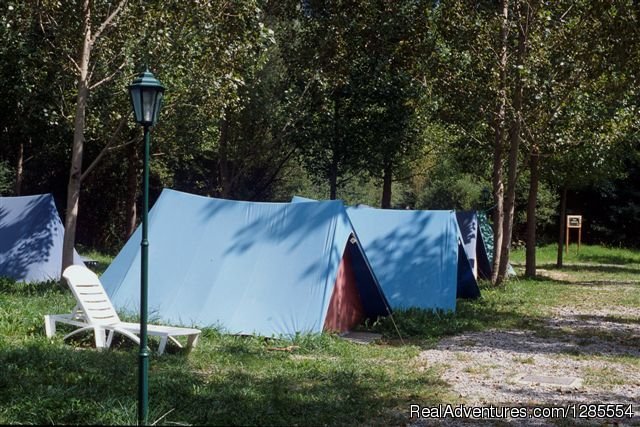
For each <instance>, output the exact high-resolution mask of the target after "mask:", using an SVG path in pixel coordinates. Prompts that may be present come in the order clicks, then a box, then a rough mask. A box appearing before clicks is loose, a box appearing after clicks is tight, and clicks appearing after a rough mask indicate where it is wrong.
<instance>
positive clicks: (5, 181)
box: [0, 162, 14, 196]
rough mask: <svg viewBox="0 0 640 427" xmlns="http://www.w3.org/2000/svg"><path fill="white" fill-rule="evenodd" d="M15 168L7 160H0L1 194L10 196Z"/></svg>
mask: <svg viewBox="0 0 640 427" xmlns="http://www.w3.org/2000/svg"><path fill="white" fill-rule="evenodd" d="M13 173H14V172H13V170H11V167H10V166H9V164H8V163H7V162H0V196H8V195H10V194H11V192H12V187H13V185H12V184H13V179H12V178H13V176H14V175H13Z"/></svg>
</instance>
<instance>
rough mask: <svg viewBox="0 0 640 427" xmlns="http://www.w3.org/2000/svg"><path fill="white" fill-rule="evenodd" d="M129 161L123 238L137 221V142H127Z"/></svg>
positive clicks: (128, 235) (132, 230) (129, 233)
mask: <svg viewBox="0 0 640 427" xmlns="http://www.w3.org/2000/svg"><path fill="white" fill-rule="evenodd" d="M128 157H129V163H128V165H127V206H126V213H127V217H126V228H125V236H124V238H125V240H126V239H128V238H129V237H131V235H132V234H133V232H134V231H135V229H136V223H137V222H138V211H137V200H138V168H139V166H140V165H139V164H138V163H139V160H138V144H136V143H131V144H129V153H128Z"/></svg>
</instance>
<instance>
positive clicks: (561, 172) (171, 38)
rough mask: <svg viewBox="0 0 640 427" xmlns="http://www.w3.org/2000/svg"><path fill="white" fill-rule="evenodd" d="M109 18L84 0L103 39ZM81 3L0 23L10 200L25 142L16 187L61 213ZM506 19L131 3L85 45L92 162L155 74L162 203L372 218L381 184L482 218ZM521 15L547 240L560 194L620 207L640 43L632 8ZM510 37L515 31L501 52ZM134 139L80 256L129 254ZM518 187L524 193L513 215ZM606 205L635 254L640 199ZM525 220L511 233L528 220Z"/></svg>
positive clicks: (4, 184)
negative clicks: (360, 209) (286, 204)
mask: <svg viewBox="0 0 640 427" xmlns="http://www.w3.org/2000/svg"><path fill="white" fill-rule="evenodd" d="M114 4H115V3H114V2H113V1H107V0H95V1H92V2H91V5H92V14H91V20H92V21H91V22H92V26H93V28H94V29H96V28H98V27H99V25H100V24H101V23H102V22H103V20H104V19H105V18H106V16H108V14H109V13H110V12H111V11H112V10H113V7H114ZM514 4H515V3H514V2H511V5H512V6H513V5H514ZM82 5H83V2H80V1H78V0H73V1H65V2H60V1H54V0H46V1H40V2H35V1H21V2H18V1H10V2H5V3H4V4H3V5H2V6H1V7H2V14H0V79H1V80H2V82H3V84H2V85H1V86H0V117H2V118H3V120H2V126H0V192H2V194H9V193H10V192H11V185H12V183H13V182H14V181H15V176H14V174H15V172H16V170H15V167H16V165H17V158H18V153H19V152H20V148H21V147H22V149H23V150H24V182H23V186H22V192H23V193H24V194H34V193H43V192H51V193H53V194H54V197H55V200H56V203H57V205H58V207H59V211H60V213H61V214H63V215H64V214H65V212H64V209H63V208H64V203H63V201H64V200H65V197H66V188H67V181H68V178H69V176H68V174H69V160H70V154H71V141H72V139H73V135H72V132H73V119H74V114H75V112H74V109H73V105H74V103H75V97H76V92H77V75H76V74H77V69H76V66H75V65H74V63H73V62H74V61H77V56H78V48H79V43H80V42H81V25H82V20H81V19H78V17H79V16H81V15H82V10H81V9H82ZM498 6H499V3H496V2H493V3H491V2H479V3H473V2H472V3H469V2H466V3H465V2H433V1H426V0H425V1H404V0H403V1H396V2H386V3H384V2H382V3H380V2H378V3H371V2H365V1H359V0H358V1H356V0H341V1H337V2H331V3H327V2H320V1H315V0H309V1H304V2H299V1H293V0H287V1H268V0H264V1H263V0H250V1H243V2H226V1H222V0H211V1H199V2H185V1H181V0H169V1H166V0H152V1H145V2H131V1H129V2H128V3H127V6H126V8H125V9H124V10H123V11H122V13H121V14H120V15H119V16H118V19H117V20H116V21H114V22H113V26H109V27H107V28H106V29H105V31H104V32H103V33H102V35H101V37H100V38H99V39H98V40H97V41H96V43H95V44H94V46H93V50H92V54H91V70H92V76H91V81H92V84H96V83H99V82H103V83H101V84H100V85H97V86H96V87H93V88H92V90H91V93H90V97H89V101H88V108H89V109H88V116H87V119H86V124H85V144H84V167H85V168H86V167H87V166H88V165H89V164H90V163H91V162H92V161H93V159H95V158H96V157H97V156H98V155H99V154H100V153H101V152H103V149H105V147H106V145H107V144H109V143H110V141H111V140H112V137H113V133H114V130H115V129H116V128H117V127H118V124H119V123H120V120H122V119H123V118H125V120H127V118H128V116H129V114H130V106H129V100H128V99H127V93H126V87H127V85H128V84H129V83H130V82H131V80H132V78H133V75H134V74H135V73H136V72H139V71H141V68H142V67H143V66H144V65H148V66H149V67H150V68H151V70H152V71H153V72H154V73H155V74H156V75H157V77H158V78H159V79H160V81H162V83H163V84H164V85H165V86H166V88H167V91H166V102H165V105H164V107H163V111H162V114H161V119H160V123H159V124H158V125H157V126H156V128H155V129H154V130H153V136H152V149H151V153H152V162H151V200H152V201H153V200H155V197H157V195H158V194H159V193H160V191H161V190H162V188H164V187H172V188H176V189H178V190H184V191H189V192H194V193H197V194H203V195H209V196H221V197H226V198H234V199H250V200H288V199H289V198H290V197H291V196H292V195H293V194H304V195H308V196H311V197H314V198H319V199H324V198H327V197H330V196H335V197H337V198H342V199H344V200H345V201H347V202H348V203H349V204H356V203H366V204H369V205H373V206H378V205H379V204H380V202H381V199H382V197H381V196H382V191H381V188H382V186H383V182H384V181H383V177H384V176H385V173H386V174H387V176H390V177H391V180H392V186H391V189H392V191H391V203H390V205H391V206H393V207H405V206H411V207H428V208H436V207H439V208H444V209H451V208H458V209H468V208H477V207H479V204H480V202H481V201H480V194H481V191H482V190H483V189H484V187H487V188H489V187H490V186H489V183H490V173H491V172H490V171H491V165H492V151H493V137H494V128H495V120H494V119H495V117H494V115H495V101H496V99H497V96H498V92H499V88H500V73H499V70H498V69H497V61H496V52H498V50H499V29H500V19H499V10H498ZM530 6H531V7H532V8H533V9H532V10H533V14H532V15H531V20H530V22H529V25H530V27H529V30H530V31H529V34H530V37H529V39H528V50H527V55H526V60H525V61H524V63H523V64H522V66H521V67H520V68H516V67H514V66H513V64H512V59H511V58H513V55H511V56H510V59H509V61H511V62H510V63H509V70H508V81H507V86H508V87H509V88H511V87H512V86H513V81H514V79H515V78H516V76H517V77H518V78H520V79H522V81H523V82H524V85H525V90H524V108H523V117H522V118H523V121H524V127H523V135H522V136H523V141H524V142H523V150H522V152H521V153H520V161H522V162H525V161H526V160H527V157H528V154H529V153H530V152H531V151H532V150H533V149H534V147H535V148H536V149H538V150H540V152H541V155H542V157H541V159H542V161H541V171H542V180H543V184H542V185H541V189H540V195H539V211H538V212H539V215H540V218H539V219H538V224H539V225H540V226H542V227H547V224H549V218H551V216H550V212H549V207H550V206H552V205H553V203H554V198H553V197H552V196H551V193H552V192H554V191H557V188H559V187H562V186H568V187H569V188H571V189H578V188H585V186H592V185H593V186H594V187H593V188H595V189H597V191H600V192H602V193H611V192H613V191H614V190H612V188H614V187H615V186H617V185H618V184H612V183H615V182H618V181H616V180H624V175H625V174H627V172H628V169H629V168H628V167H627V163H625V161H626V159H627V158H628V157H629V156H630V154H631V153H636V152H637V151H638V147H637V146H634V145H633V143H634V141H635V140H637V132H638V129H639V128H640V125H639V123H638V119H637V118H638V117H639V115H638V107H637V105H636V104H637V102H636V100H637V92H638V87H637V81H638V80H637V78H636V76H635V74H634V73H635V71H634V70H637V69H638V66H639V64H638V55H634V53H635V52H636V51H638V48H637V47H638V45H639V43H640V41H639V38H638V33H637V31H636V29H637V27H638V25H637V19H638V17H637V8H636V7H635V6H634V5H633V3H632V2H631V1H630V0H626V1H622V2H616V3H614V4H608V3H604V2H588V1H578V2H568V1H564V0H563V1H559V2H551V3H535V4H534V3H531V4H530ZM513 16H514V15H513V14H511V17H512V18H513ZM176 22H179V23H180V25H179V26H175V25H174V24H175V23H176ZM516 25H517V23H516V22H515V21H513V19H511V20H510V21H509V29H510V38H509V46H508V47H509V49H510V51H513V49H514V47H515V43H516V42H517V41H516V38H515V37H514V35H515V34H517V31H516V29H517V28H516ZM103 80H104V81H103ZM512 96H513V93H507V98H508V99H509V100H511V98H512ZM508 104H510V101H509V103H508ZM507 111H511V106H510V105H507ZM509 114H511V113H508V116H509ZM511 118H512V117H508V119H511ZM140 141H141V129H139V127H138V126H136V125H135V124H134V123H132V121H130V120H127V122H126V124H125V126H124V129H123V130H122V132H120V134H119V135H118V136H117V137H115V139H114V140H113V141H112V143H111V144H110V146H109V149H108V150H107V151H106V155H105V156H104V157H102V160H101V161H100V162H99V163H98V165H97V167H96V168H95V169H93V171H92V172H91V173H90V174H89V175H88V176H87V177H86V179H85V180H83V183H82V194H81V201H80V212H79V217H78V233H77V240H78V242H79V243H83V244H85V245H88V246H91V247H96V248H100V249H104V250H108V251H110V252H116V251H117V250H118V249H119V248H121V247H122V243H123V241H124V239H125V238H126V236H125V235H124V233H125V229H126V227H125V225H126V223H127V212H128V211H129V208H130V206H128V200H129V199H131V198H133V199H134V200H137V199H138V198H139V197H136V194H134V193H135V191H136V190H135V187H139V183H140V176H139V175H140V169H141V164H140V163H141V162H140V157H141V156H140V153H139V151H140V150H141V144H140ZM131 144H134V147H135V148H136V149H137V157H136V156H135V155H133V154H132V150H130V149H129V147H131ZM133 152H134V153H136V151H135V150H133ZM521 170H522V169H521ZM131 177H133V179H130V178H131ZM524 177H526V173H525V174H523V176H522V177H521V179H523V178H524ZM129 182H133V183H135V184H136V185H128V183H129ZM619 182H623V181H619ZM612 185H613V187H612ZM620 185H621V184H620ZM527 193H528V190H527V187H526V184H525V183H523V182H522V181H520V182H519V183H518V189H517V194H518V199H519V200H518V201H517V203H518V205H517V212H522V209H523V206H524V204H523V202H524V201H525V200H526V196H527ZM615 193H616V195H615V196H612V197H613V198H614V199H615V201H612V200H609V201H608V203H609V204H610V205H611V206H615V209H612V211H611V215H612V216H613V217H615V218H610V219H608V220H606V221H605V220H602V219H599V220H598V224H594V227H596V226H597V227H600V228H599V230H600V231H599V232H598V233H597V236H598V239H602V240H604V241H611V242H614V241H617V242H620V241H624V242H628V241H630V239H631V237H630V236H632V235H633V233H634V232H635V231H634V230H635V228H634V227H633V226H632V227H626V226H625V225H624V221H623V218H624V219H629V218H633V221H634V222H635V221H636V219H635V218H636V216H637V215H636V213H637V212H635V211H636V209H635V208H634V206H635V202H634V203H630V204H629V206H628V207H625V206H624V204H625V200H626V198H627V197H629V198H633V197H634V196H633V195H632V194H629V193H625V192H623V191H618V190H615ZM138 204H139V200H138ZM517 221H518V224H516V230H518V229H519V226H521V225H522V224H523V222H522V221H523V218H522V216H521V215H518V216H517ZM594 230H595V228H594ZM615 230H623V231H624V234H625V237H624V238H622V239H620V238H618V237H617V236H615ZM543 231H551V229H550V228H543Z"/></svg>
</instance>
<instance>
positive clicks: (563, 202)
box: [556, 185, 567, 268]
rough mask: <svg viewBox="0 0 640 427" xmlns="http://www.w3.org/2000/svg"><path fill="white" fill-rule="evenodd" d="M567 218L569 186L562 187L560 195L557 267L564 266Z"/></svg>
mask: <svg viewBox="0 0 640 427" xmlns="http://www.w3.org/2000/svg"><path fill="white" fill-rule="evenodd" d="M566 219H567V186H566V185H565V186H563V187H562V194H561V196H560V220H559V221H558V222H559V223H560V231H559V233H558V257H557V259H556V267H558V268H562V255H563V251H564V245H563V243H564V232H565V227H566V225H565V221H566Z"/></svg>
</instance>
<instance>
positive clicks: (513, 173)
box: [496, 2, 528, 285]
mask: <svg viewBox="0 0 640 427" xmlns="http://www.w3.org/2000/svg"><path fill="white" fill-rule="evenodd" d="M523 8H524V9H525V10H526V14H527V15H528V4H526V3H525V4H523V3H522V2H516V9H517V11H518V21H519V25H518V28H519V30H518V50H517V57H516V70H517V71H516V77H515V87H514V94H513V121H512V126H511V130H510V133H509V144H510V147H509V169H508V173H507V194H506V200H505V205H504V211H505V215H504V224H503V227H502V229H503V232H502V251H501V255H500V266H499V269H498V277H497V280H496V285H500V284H502V282H503V281H504V278H505V277H506V274H507V269H508V268H509V253H510V252H511V235H512V232H513V218H514V211H515V199H516V179H517V177H518V151H519V150H520V139H521V135H520V132H521V129H522V123H521V122H522V96H523V82H522V78H521V76H520V74H519V71H520V69H521V68H522V65H523V63H524V57H525V54H526V44H527V31H528V30H527V27H526V25H527V24H526V19H522V18H523V14H522V9H523Z"/></svg>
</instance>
